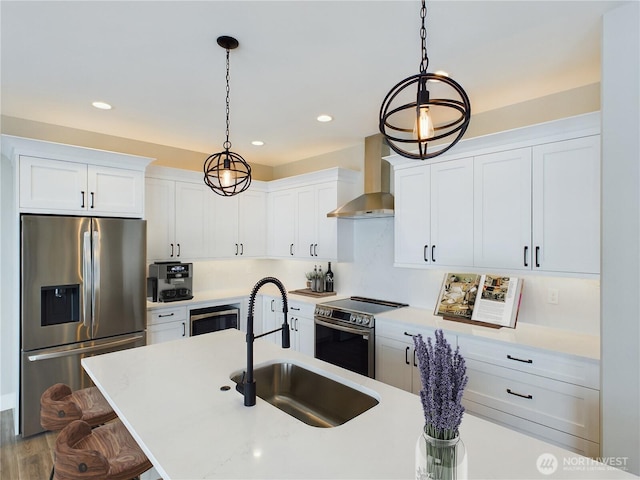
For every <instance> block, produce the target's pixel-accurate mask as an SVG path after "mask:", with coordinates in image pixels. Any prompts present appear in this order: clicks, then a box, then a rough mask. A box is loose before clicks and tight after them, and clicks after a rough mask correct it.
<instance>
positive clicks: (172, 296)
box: [147, 262, 193, 302]
mask: <svg viewBox="0 0 640 480" xmlns="http://www.w3.org/2000/svg"><path fill="white" fill-rule="evenodd" d="M149 280H150V282H149V283H150V285H149V287H150V289H151V292H150V294H149V293H148V294H147V295H148V297H151V301H153V302H177V301H178V300H191V299H192V298H193V294H192V289H193V264H192V263H182V262H155V263H152V264H151V265H149Z"/></svg>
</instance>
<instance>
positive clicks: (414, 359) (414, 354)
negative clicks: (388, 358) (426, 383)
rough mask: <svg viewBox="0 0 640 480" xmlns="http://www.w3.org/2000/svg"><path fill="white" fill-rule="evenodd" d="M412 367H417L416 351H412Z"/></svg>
mask: <svg viewBox="0 0 640 480" xmlns="http://www.w3.org/2000/svg"><path fill="white" fill-rule="evenodd" d="M413 366H414V367H417V366H418V362H417V360H416V351H415V349H414V350H413Z"/></svg>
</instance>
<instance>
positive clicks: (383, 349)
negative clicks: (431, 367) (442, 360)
mask: <svg viewBox="0 0 640 480" xmlns="http://www.w3.org/2000/svg"><path fill="white" fill-rule="evenodd" d="M418 334H422V336H423V338H424V339H425V341H426V339H427V337H429V336H433V334H434V330H433V329H431V328H424V327H415V326H406V325H402V324H397V323H394V322H387V321H384V320H380V319H376V380H379V381H381V382H383V383H386V384H388V385H393V386H394V387H398V388H400V389H402V390H406V391H407V392H413V393H416V394H417V393H418V392H419V391H420V389H421V388H422V384H421V382H420V371H419V369H418V359H417V358H416V353H415V347H414V343H413V336H414V335H418ZM445 338H447V341H448V342H449V343H450V344H451V346H452V347H454V348H455V345H456V338H455V336H448V335H445Z"/></svg>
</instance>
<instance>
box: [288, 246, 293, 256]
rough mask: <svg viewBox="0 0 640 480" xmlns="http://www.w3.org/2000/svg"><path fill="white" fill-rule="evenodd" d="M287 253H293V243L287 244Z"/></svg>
mask: <svg viewBox="0 0 640 480" xmlns="http://www.w3.org/2000/svg"><path fill="white" fill-rule="evenodd" d="M289 255H293V243H292V244H291V245H289Z"/></svg>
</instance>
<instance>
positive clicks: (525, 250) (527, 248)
mask: <svg viewBox="0 0 640 480" xmlns="http://www.w3.org/2000/svg"><path fill="white" fill-rule="evenodd" d="M528 256H529V246H528V245H525V246H524V266H525V267H528V266H529V263H528V262H527V257H528Z"/></svg>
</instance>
